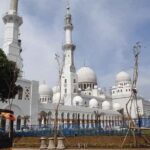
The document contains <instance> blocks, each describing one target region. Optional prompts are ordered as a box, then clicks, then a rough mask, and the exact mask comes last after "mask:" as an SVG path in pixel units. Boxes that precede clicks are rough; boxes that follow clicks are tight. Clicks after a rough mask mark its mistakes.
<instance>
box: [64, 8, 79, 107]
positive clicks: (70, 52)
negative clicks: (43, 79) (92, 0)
mask: <svg viewBox="0 0 150 150" xmlns="http://www.w3.org/2000/svg"><path fill="white" fill-rule="evenodd" d="M72 30H73V25H72V17H71V13H70V7H69V6H67V12H66V15H65V26H64V31H65V43H64V45H63V50H64V64H63V70H62V76H61V99H63V100H64V104H65V105H72V99H73V96H74V95H75V94H76V93H77V89H78V84H77V74H76V69H75V66H74V50H75V45H74V44H73V42H72Z"/></svg>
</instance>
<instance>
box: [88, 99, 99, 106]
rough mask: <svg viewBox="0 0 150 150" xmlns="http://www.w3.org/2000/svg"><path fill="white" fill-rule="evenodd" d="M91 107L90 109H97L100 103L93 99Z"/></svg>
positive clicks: (90, 103)
mask: <svg viewBox="0 0 150 150" xmlns="http://www.w3.org/2000/svg"><path fill="white" fill-rule="evenodd" d="M89 107H90V108H97V107H98V102H97V100H96V99H95V98H93V99H91V100H90V101H89Z"/></svg>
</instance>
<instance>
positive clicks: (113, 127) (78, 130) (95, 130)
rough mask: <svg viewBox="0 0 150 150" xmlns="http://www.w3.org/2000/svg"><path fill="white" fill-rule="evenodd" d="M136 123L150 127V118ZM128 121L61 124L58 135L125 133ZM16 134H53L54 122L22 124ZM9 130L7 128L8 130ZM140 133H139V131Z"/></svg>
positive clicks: (17, 135) (15, 131) (18, 135)
mask: <svg viewBox="0 0 150 150" xmlns="http://www.w3.org/2000/svg"><path fill="white" fill-rule="evenodd" d="M135 123H136V124H137V125H139V124H140V127H146V128H150V118H142V119H140V123H139V121H138V120H137V119H136V120H135ZM127 124H128V121H124V122H122V123H121V124H120V125H118V124H115V123H114V124H105V126H104V124H103V123H96V124H61V125H59V126H58V131H57V133H58V135H62V136H90V135H91V136H92V135H108V136H109V135H118V136H119V135H120V136H121V135H125V134H126V132H127V130H128V126H127ZM15 129H16V126H14V135H15V136H16V137H20V136H34V137H35V136H53V134H54V127H53V124H50V125H41V126H37V125H30V126H29V125H26V126H21V127H20V130H15ZM6 132H7V130H6ZM137 134H138V133H137Z"/></svg>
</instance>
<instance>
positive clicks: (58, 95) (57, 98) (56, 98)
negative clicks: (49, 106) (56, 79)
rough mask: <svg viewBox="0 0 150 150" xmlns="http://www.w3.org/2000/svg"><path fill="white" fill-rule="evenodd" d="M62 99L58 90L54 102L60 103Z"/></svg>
mask: <svg viewBox="0 0 150 150" xmlns="http://www.w3.org/2000/svg"><path fill="white" fill-rule="evenodd" d="M59 100H60V93H59V92H57V93H55V94H54V95H53V103H58V102H59Z"/></svg>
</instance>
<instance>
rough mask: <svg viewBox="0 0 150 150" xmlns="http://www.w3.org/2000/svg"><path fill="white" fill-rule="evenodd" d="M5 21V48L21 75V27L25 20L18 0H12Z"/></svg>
mask: <svg viewBox="0 0 150 150" xmlns="http://www.w3.org/2000/svg"><path fill="white" fill-rule="evenodd" d="M3 22H4V24H5V35H4V44H3V50H4V51H5V53H6V55H7V58H8V59H9V60H11V61H14V62H16V65H17V67H18V69H19V70H20V76H22V67H23V62H22V61H23V60H22V58H21V52H22V48H21V40H20V37H19V35H20V32H19V28H20V26H21V25H22V23H23V20H22V17H20V16H19V15H18V0H10V8H9V10H8V12H7V13H6V14H5V15H4V17H3Z"/></svg>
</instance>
